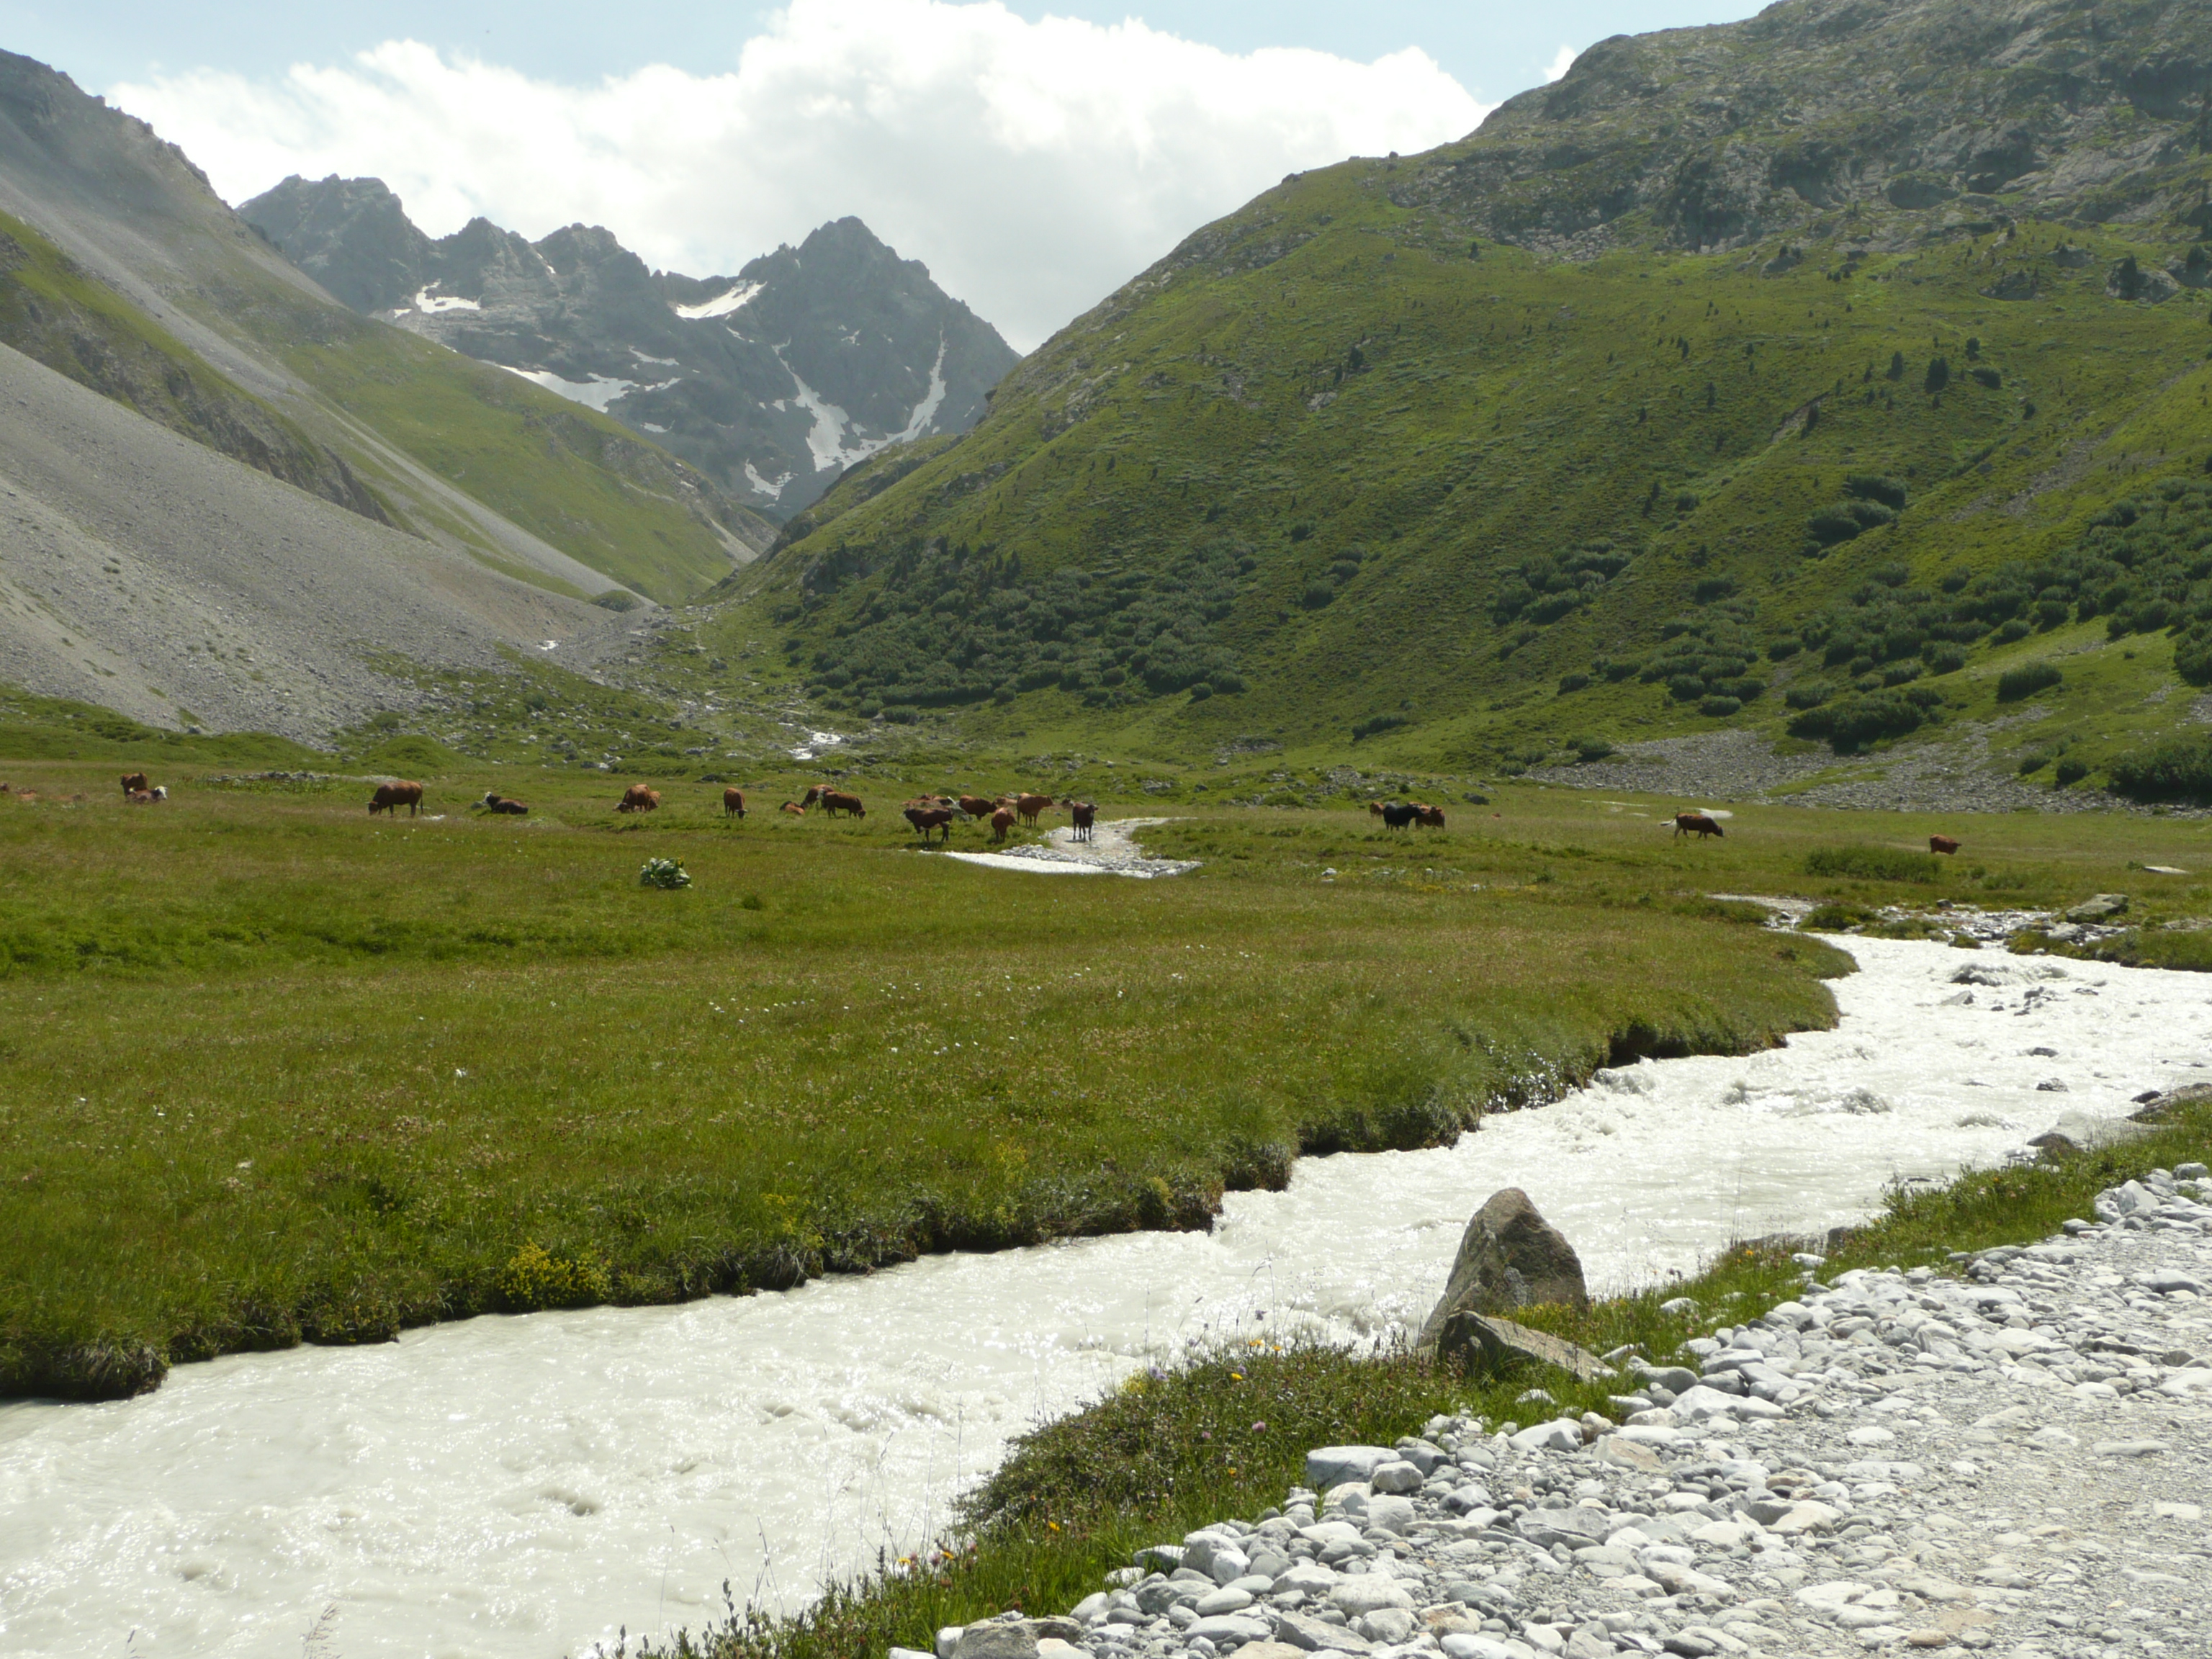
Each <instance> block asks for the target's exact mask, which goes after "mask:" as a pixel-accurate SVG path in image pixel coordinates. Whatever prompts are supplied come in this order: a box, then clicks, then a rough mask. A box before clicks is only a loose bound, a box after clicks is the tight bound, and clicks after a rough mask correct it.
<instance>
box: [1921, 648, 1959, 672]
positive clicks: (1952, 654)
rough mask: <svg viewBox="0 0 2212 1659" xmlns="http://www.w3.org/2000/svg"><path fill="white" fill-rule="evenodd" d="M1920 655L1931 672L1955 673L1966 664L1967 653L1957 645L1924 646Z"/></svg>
mask: <svg viewBox="0 0 2212 1659" xmlns="http://www.w3.org/2000/svg"><path fill="white" fill-rule="evenodd" d="M1920 656H1921V660H1922V661H1923V662H1925V663H1926V664H1927V665H1928V671H1929V673H1931V674H1955V673H1957V672H1958V671H1960V669H1961V668H1964V667H1965V666H1966V653H1965V652H1963V651H1961V650H1960V649H1959V647H1957V646H1955V645H1932V644H1931V645H1926V646H1923V647H1921V651H1920Z"/></svg>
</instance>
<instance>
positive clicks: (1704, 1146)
mask: <svg viewBox="0 0 2212 1659" xmlns="http://www.w3.org/2000/svg"><path fill="white" fill-rule="evenodd" d="M1838 943H1839V944H1842V945H1844V946H1845V947H1846V948H1848V949H1849V950H1850V951H1851V952H1852V953H1853V954H1854V955H1855V956H1856V957H1857V958H1858V961H1859V963H1860V967H1861V971H1860V972H1859V973H1858V974H1857V975H1852V976H1851V977H1850V978H1847V979H1844V980H1842V981H1838V982H1837V983H1836V986H1835V989H1836V993H1837V998H1838V1002H1839V1004H1840V1005H1841V1006H1842V1009H1843V1012H1844V1019H1843V1022H1842V1024H1841V1026H1840V1027H1839V1029H1838V1030H1834V1031H1829V1032H1814V1033H1808V1034H1806V1035H1804V1036H1798V1037H1796V1038H1793V1039H1792V1040H1791V1041H1790V1043H1789V1045H1788V1046H1787V1047H1786V1048H1779V1049H1774V1050H1771V1051H1769V1052H1766V1053H1764V1054H1755V1055H1752V1056H1750V1057H1747V1058H1744V1059H1736V1060H1728V1059H1691V1060H1662V1061H1656V1062H1653V1061H1645V1062H1643V1063H1641V1064H1638V1065H1637V1066H1631V1067H1626V1068H1624V1069H1622V1070H1621V1071H1619V1072H1614V1073H1605V1074H1602V1075H1601V1078H1600V1079H1599V1080H1598V1081H1597V1082H1596V1083H1595V1084H1594V1085H1592V1086H1591V1087H1589V1089H1586V1090H1584V1091H1581V1092H1580V1093H1578V1094H1577V1095H1574V1096H1572V1097H1569V1098H1568V1099H1566V1100H1565V1101H1563V1102H1561V1103H1558V1104H1556V1105H1553V1106H1551V1107H1548V1108H1546V1109H1541V1110H1537V1111H1529V1112H1524V1113H1519V1114H1515V1115H1508V1116H1502V1117H1498V1118H1493V1119H1492V1120H1491V1121H1489V1122H1488V1123H1487V1124H1486V1126H1485V1127H1484V1128H1483V1129H1482V1130H1481V1131H1480V1133H1476V1134H1472V1135H1468V1136H1466V1137H1464V1138H1462V1140H1461V1141H1460V1143H1459V1144H1458V1145H1457V1146H1454V1147H1450V1148H1448V1149H1443V1150H1438V1151H1433V1152H1406V1153H1389V1154H1383V1155H1377V1156H1368V1157H1356V1156H1345V1157H1338V1158H1322V1159H1310V1160H1308V1161H1305V1162H1304V1163H1301V1164H1299V1165H1298V1167H1297V1172H1296V1176H1295V1178H1294V1179H1293V1181H1292V1182H1291V1188H1290V1189H1289V1190H1288V1191H1287V1192H1285V1193H1280V1194H1267V1193H1249V1194H1232V1195H1231V1198H1230V1200H1229V1201H1228V1205H1227V1208H1226V1212H1225V1215H1224V1217H1223V1218H1222V1220H1221V1221H1220V1223H1219V1225H1217V1226H1216V1228H1215V1229H1214V1231H1212V1233H1211V1234H1207V1235H1151V1236H1139V1237H1114V1238H1103V1239H1091V1240H1083V1241H1078V1242H1073V1243H1064V1244H1058V1245H1052V1246H1047V1247H1043V1248H1040V1249H1032V1250H1024V1251H1016V1252H1009V1253H1006V1254H1003V1255H965V1256H948V1257H939V1258H934V1259H931V1260H927V1261H920V1262H916V1263H915V1264H913V1265H911V1266H908V1267H898V1268H896V1269H893V1270H890V1271H889V1272H885V1273H878V1274H876V1275H874V1276H872V1277H870V1278H865V1279H829V1280H824V1281H821V1282H817V1283H815V1284H811V1285H806V1286H805V1287H804V1288H803V1289H801V1290H799V1291H793V1292H791V1293H788V1294H783V1295H766V1296H759V1297H748V1298H743V1299H727V1298H726V1299H720V1300H714V1301H708V1302H702V1303H694V1304H690V1305H687V1306H683V1307H677V1308H652V1309H599V1310H589V1311H585V1312H580V1313H559V1314H539V1315H533V1316H528V1317H522V1318H501V1317H488V1318H483V1319H477V1320H471V1321H469V1322H465V1323H461V1324H455V1325H447V1326H441V1327H435V1328H429V1329H426V1330H420V1331H414V1332H410V1333H409V1334H407V1335H406V1336H404V1338H403V1339H401V1340H399V1341H398V1342H396V1343H392V1344H389V1345H386V1346H380V1347H370V1348H300V1349H295V1350H293V1351H291V1352H284V1353H270V1354H251V1355H240V1356H237V1357H234V1358H228V1359H222V1360H218V1361H216V1362H214V1363H212V1364H201V1365H188V1366H184V1367H181V1368H179V1370H176V1371H175V1372H173V1374H172V1375H171V1376H170V1379H169V1381H168V1382H167V1383H166V1384H165V1385H164V1386H163V1387H162V1388H161V1390H160V1391H159V1392H157V1393H155V1394H154V1395H149V1396H147V1397H145V1398H143V1399H139V1400H134V1401H123V1402H118V1403H115V1404H109V1405H97V1406H82V1405H72V1406H53V1405H42V1404H15V1405H10V1406H6V1407H0V1650H4V1651H5V1652H7V1653H9V1654H10V1655H13V1656H19V1659H31V1656H60V1655H81V1654H100V1655H103V1656H118V1655H124V1654H128V1655H131V1656H134V1659H137V1656H171V1655H174V1656H185V1655H191V1656H195V1659H207V1656H238V1659H245V1656H253V1659H260V1656H269V1659H278V1656H282V1659H295V1656H297V1655H299V1654H300V1653H301V1650H302V1648H301V1644H302V1641H303V1638H305V1637H306V1636H307V1633H308V1632H310V1630H311V1629H313V1628H314V1627H315V1626H316V1625H317V1622H318V1620H323V1619H325V1614H326V1611H327V1624H326V1626H325V1630H326V1633H327V1637H328V1642H327V1645H326V1647H325V1651H327V1652H330V1653H332V1654H343V1655H344V1656H347V1659H372V1656H391V1659H398V1656H407V1659H417V1656H438V1659H446V1656H451V1659H477V1656H483V1659H555V1656H560V1655H581V1654H583V1653H585V1652H587V1651H588V1650H590V1649H591V1648H592V1644H594V1643H596V1642H599V1641H601V1640H603V1639H606V1638H612V1637H613V1636H614V1634H615V1632H616V1631H617V1628H618V1627H621V1626H627V1627H628V1629H629V1631H630V1632H632V1633H633V1634H635V1633H637V1632H655V1633H658V1632H664V1631H666V1630H668V1629H670V1628H671V1627H673V1626H679V1625H685V1624H691V1625H696V1624H698V1623H700V1622H702V1620H704V1619H706V1618H707V1617H708V1616H710V1615H712V1614H714V1613H716V1612H718V1611H719V1610H720V1605H721V1595H722V1592H721V1586H722V1584H723V1583H724V1581H725V1580H727V1581H728V1582H729V1583H730V1584H731V1585H732V1589H734V1591H735V1592H736V1594H737V1595H738V1598H739V1599H740V1600H741V1601H742V1600H743V1599H744V1598H745V1597H746V1596H747V1595H761V1596H763V1597H765V1598H768V1599H772V1600H773V1599H781V1601H783V1602H784V1603H785V1604H786V1605H795V1604H797V1603H799V1602H801V1601H804V1600H805V1599H806V1597H807V1596H808V1595H810V1594H811V1590H812V1589H813V1587H814V1586H816V1585H817V1584H818V1583H820V1582H821V1581H822V1580H823V1577H825V1576H826V1575H829V1574H833V1573H841V1572H848V1571H854V1570H856V1569H859V1568H861V1567H863V1566H865V1565H867V1564H868V1563H870V1562H872V1560H873V1559H874V1558H875V1555H876V1552H877V1550H878V1547H884V1546H890V1547H899V1546H904V1545H910V1544H912V1543H914V1542H915V1541H920V1540H921V1539H924V1538H926V1537H927V1535H928V1534H929V1531H930V1528H932V1527H933V1525H934V1524H935V1523H936V1522H938V1521H939V1520H940V1519H941V1518H942V1516H944V1513H945V1503H946V1501H947V1499H948V1498H949V1497H950V1496H951V1494H952V1493H953V1492H957V1490H958V1489H959V1488H960V1487H961V1486H963V1484H964V1483H966V1482H967V1481H969V1480H972V1479H973V1478H974V1477H975V1475H976V1474H980V1473H981V1472H982V1471H984V1470H986V1469H987V1468H990V1467H992V1466H993V1465H994V1463H995V1462H997V1460H998V1458H999V1456H1000V1449H1001V1447H1002V1446H1003V1443H1004V1442H1005V1440H1006V1437H1008V1436H1010V1435H1012V1434H1016V1433H1018V1432H1020V1431H1022V1430H1023V1429H1024V1428H1025V1427H1027V1426H1029V1425H1031V1424H1032V1423H1034V1422H1035V1421H1036V1420H1037V1419H1039V1418H1040V1417H1042V1416H1046V1415H1049V1414H1055V1413H1060V1412H1063V1411H1065V1410H1066V1409H1068V1408H1070V1407H1073V1406H1075V1405H1077V1404H1079V1403H1080V1402H1081V1401H1083V1400H1084V1399H1085V1398H1086V1397H1089V1396H1092V1395H1096V1394H1097V1392H1099V1391H1100V1390H1101V1389H1105V1388H1107V1387H1109V1386H1111V1385H1112V1384H1114V1383H1116V1382H1117V1381H1118V1380H1120V1379H1121V1377H1123V1376H1126V1375H1127V1374H1128V1373H1129V1372H1130V1371H1131V1370H1133V1369H1135V1368H1137V1367H1139V1366H1141V1365H1143V1364H1147V1363H1149V1362H1151V1361H1152V1360H1154V1359H1156V1358H1164V1357H1168V1356H1170V1355H1172V1354H1174V1353H1175V1352H1177V1351H1178V1350H1179V1349H1181V1348H1182V1346H1185V1345H1186V1344H1188V1343H1189V1342H1191V1341H1194V1340H1204V1339H1206V1338H1209V1337H1218V1336H1221V1335H1225V1334H1234V1335H1239V1336H1250V1335H1255V1334H1260V1333H1262V1332H1274V1331H1279V1330H1285V1329H1288V1328H1292V1327H1293V1326H1296V1325H1301V1324H1302V1325H1305V1326H1308V1327H1310V1328H1319V1329H1321V1330H1323V1331H1325V1332H1327V1333H1328V1334H1331V1335H1333V1336H1334V1337H1337V1338H1340V1339H1343V1340H1357V1339H1360V1338H1364V1337H1370V1336H1374V1335H1377V1334H1385V1333H1387V1332H1389V1330H1390V1329H1392V1328H1394V1327H1395V1326H1397V1325H1399V1324H1401V1323H1405V1322H1414V1323H1418V1322H1419V1320H1420V1319H1421V1317H1422V1316H1424V1315H1425V1313H1426V1311H1427V1310H1428V1308H1429V1306H1430V1305H1431V1303H1432V1302H1433V1300H1434V1298H1435V1297H1436V1296H1437V1293H1438V1291H1440V1290H1441V1288H1442V1286H1443V1280H1444V1277H1445V1273H1446V1270H1447V1268H1448V1267H1449V1262H1450V1260H1451V1256H1452V1254H1453V1251H1454V1249H1455V1246H1456V1244H1457V1243H1458V1238H1459V1233H1460V1230H1461V1228H1462V1226H1463V1225H1464V1224H1465V1222H1466V1219H1467V1218H1468V1215H1469V1214H1470V1213H1471V1212H1473V1211H1474V1209H1475V1208H1476V1207H1477V1206H1479V1205H1480V1203H1481V1202H1482V1200H1484V1199H1485V1198H1486V1197H1487V1196H1488V1195H1489V1194H1490V1193H1491V1192H1492V1191H1493V1190H1495V1189H1496V1188H1499V1187H1502V1186H1520V1187H1523V1188H1527V1189H1528V1192H1529V1193H1530V1194H1532V1195H1533V1196H1534V1199H1535V1200H1536V1202H1537V1203H1538V1205H1539V1206H1541V1208H1542V1210H1543V1211H1544V1212H1545V1214H1546V1215H1547V1217H1549V1218H1551V1219H1552V1220H1553V1221H1554V1222H1555V1223H1556V1224H1557V1225H1559V1227H1560V1228H1561V1229H1562V1230H1563V1231H1565V1233H1566V1235H1567V1237H1569V1238H1570V1239H1571V1240H1572V1241H1573V1242H1574V1243H1575V1244H1576V1246H1577V1249H1579V1250H1580V1251H1581V1253H1582V1257H1583V1262H1584V1265H1585V1267H1586V1268H1587V1270H1588V1273H1589V1279H1590V1280H1591V1285H1592V1288H1593V1289H1594V1290H1595V1289H1599V1288H1601V1287H1615V1286H1623V1285H1629V1284H1632V1283H1637V1282H1641V1281H1646V1280H1650V1279H1655V1278H1658V1277H1660V1276H1662V1275H1664V1274H1665V1273H1667V1272H1668V1271H1669V1270H1670V1269H1686V1268H1688V1267H1692V1265H1693V1264H1694V1263H1695V1262H1696V1261H1697V1260H1698V1259H1699V1256H1700V1255H1705V1254H1707V1253H1710V1252H1711V1251H1712V1250H1713V1249H1716V1248H1717V1247H1719V1246H1721V1245H1723V1244H1724V1243H1727V1242H1728V1241H1729V1239H1730V1238H1731V1237H1745V1236H1751V1235H1756V1234H1758V1233H1761V1232H1765V1231H1775V1230H1778V1229H1784V1228H1791V1229H1811V1228H1815V1227H1825V1226H1827V1225H1832V1224H1834V1223H1837V1222H1842V1221H1848V1220H1851V1219H1855V1218H1859V1217H1862V1216H1863V1215H1864V1214H1866V1213H1867V1212H1868V1211H1869V1209H1870V1208H1872V1207H1873V1206H1874V1205H1875V1203H1876V1201H1877V1200H1878V1199H1879V1196H1880V1194H1881V1190H1882V1188H1883V1187H1884V1185H1885V1184H1886V1183H1887V1182H1889V1181H1891V1180H1892V1179H1893V1178H1909V1177H1911V1176H1942V1175H1945V1174H1948V1172H1950V1171H1952V1170H1955V1169H1956V1168H1958V1167H1959V1166H1960V1164H1969V1163H1977V1164H1990V1163H1995V1162H1999V1161H2002V1159H2003V1158H2005V1157H2006V1156H2007V1155H2008V1153H2010V1152H2014V1151H2015V1150H2017V1149H2018V1148H2019V1147H2020V1146H2021V1144H2022V1143H2023V1142H2024V1141H2025V1140H2026V1139H2027V1137H2029V1136H2030V1135H2033V1134H2036V1133H2040V1132H2041V1131H2043V1130H2045V1129H2047V1128H2049V1127H2052V1126H2053V1125H2054V1124H2055V1123H2057V1121H2060V1120H2061V1119H2062V1117H2063V1116H2064V1115H2067V1114H2069V1113H2080V1114H2086V1115H2091V1116H2095V1117H2113V1116H2117V1115H2123V1114H2124V1113H2125V1112H2126V1111H2128V1110H2129V1109H2130V1097H2132V1096H2134V1095H2136V1094H2137V1093H2139V1092H2141V1091H2144V1090H2147V1089H2152V1088H2160V1087H2171V1086H2173V1085H2179V1084H2182V1083H2186V1082H2191V1081H2206V1080H2212V1070H2207V1069H2204V1068H2205V1066H2206V1062H2207V1060H2208V1058H2212V985H2208V984H2207V982H2206V981H2204V980H2203V979H2202V978H2200V977H2198V976H2196V975H2186V974H2165V973H2160V972H2156V971H2153V970H2148V969H2124V968H2114V967H2107V966H2103V965H2099V964H2091V963H2076V962H2062V961H2057V960H2050V959H2024V958H2019V957H2008V956H2006V955H2004V954H2002V952H1999V951H1979V952H1967V951H1959V950H1956V949H1953V948H1950V947H1948V946H1944V945H1928V944H1917V943H1905V942H1898V941H1888V940H1880V939H1845V940H1839V941H1838ZM1968 968H1971V969H1973V970H1975V973H1976V975H1977V976H1978V977H1979V978H1981V979H1983V980H1984V981H1988V982H1986V983H1981V984H1960V983H1959V982H1957V981H1956V980H1955V979H1954V975H1957V974H1958V973H1959V972H1960V970H1961V969H1968Z"/></svg>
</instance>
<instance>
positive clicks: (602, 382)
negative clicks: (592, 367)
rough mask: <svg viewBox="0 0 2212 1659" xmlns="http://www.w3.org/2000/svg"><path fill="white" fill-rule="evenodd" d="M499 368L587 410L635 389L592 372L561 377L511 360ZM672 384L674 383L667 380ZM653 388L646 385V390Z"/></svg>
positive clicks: (632, 384) (602, 409) (601, 408)
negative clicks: (584, 376)
mask: <svg viewBox="0 0 2212 1659" xmlns="http://www.w3.org/2000/svg"><path fill="white" fill-rule="evenodd" d="M499 367H500V368H503V369H505V370H506V371H507V373H508V374H519V375H520V376H521V377H522V378H523V379H524V380H528V381H529V382H530V383H531V384H532V385H533V386H544V388H545V389H546V390H547V391H548V392H555V393H557V394H558V395H559V396H561V397H563V398H567V399H568V401H569V402H570V403H572V404H583V405H584V406H585V407H586V408H587V409H596V410H599V413H600V414H602V415H604V414H605V413H606V412H607V405H608V404H611V403H612V402H614V401H615V399H617V398H626V397H628V396H629V394H630V393H631V392H635V391H636V390H637V382H636V381H635V380H617V379H615V378H614V377H613V376H612V375H610V374H594V375H593V376H592V378H591V379H590V380H562V378H561V377H560V376H559V375H558V374H555V373H554V372H553V371H552V370H551V369H550V368H515V367H514V365H513V364H512V363H501V364H500V365H499ZM669 384H670V385H673V384H674V382H673V381H671V382H669ZM655 389H656V388H654V387H651V386H648V387H647V388H646V390H647V391H648V392H650V391H653V390H655Z"/></svg>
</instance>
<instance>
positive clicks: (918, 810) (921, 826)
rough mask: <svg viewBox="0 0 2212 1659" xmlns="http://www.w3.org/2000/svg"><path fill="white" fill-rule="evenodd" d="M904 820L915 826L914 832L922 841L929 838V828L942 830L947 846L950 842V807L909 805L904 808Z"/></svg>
mask: <svg viewBox="0 0 2212 1659" xmlns="http://www.w3.org/2000/svg"><path fill="white" fill-rule="evenodd" d="M906 821H907V822H908V823H910V824H912V825H913V826H914V827H915V832H916V833H917V834H919V835H920V836H921V838H922V839H923V840H924V841H927V840H928V839H929V832H930V831H931V830H933V829H942V830H943V831H944V832H945V844H946V845H948V846H950V845H951V842H952V809H951V807H949V806H909V807H908V808H907V809H906Z"/></svg>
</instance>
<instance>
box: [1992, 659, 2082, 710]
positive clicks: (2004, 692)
mask: <svg viewBox="0 0 2212 1659" xmlns="http://www.w3.org/2000/svg"><path fill="white" fill-rule="evenodd" d="M2065 678H2066V676H2065V675H2064V673H2063V672H2062V671H2060V669H2059V666H2058V665H2057V663H2055V662H2024V663H2022V664H2021V665H2020V666H2019V667H2017V668H2008V669H2006V670H2005V671H2004V672H2003V673H2002V674H2000V675H1998V676H1997V701H1998V702H2020V701H2021V699H2022V698H2025V697H2032V696H2034V695H2035V694H2036V693H2037V692H2039V691H2046V690H2050V689H2051V687H2052V686H2054V685H2058V684H2063V683H2064V681H2065Z"/></svg>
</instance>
